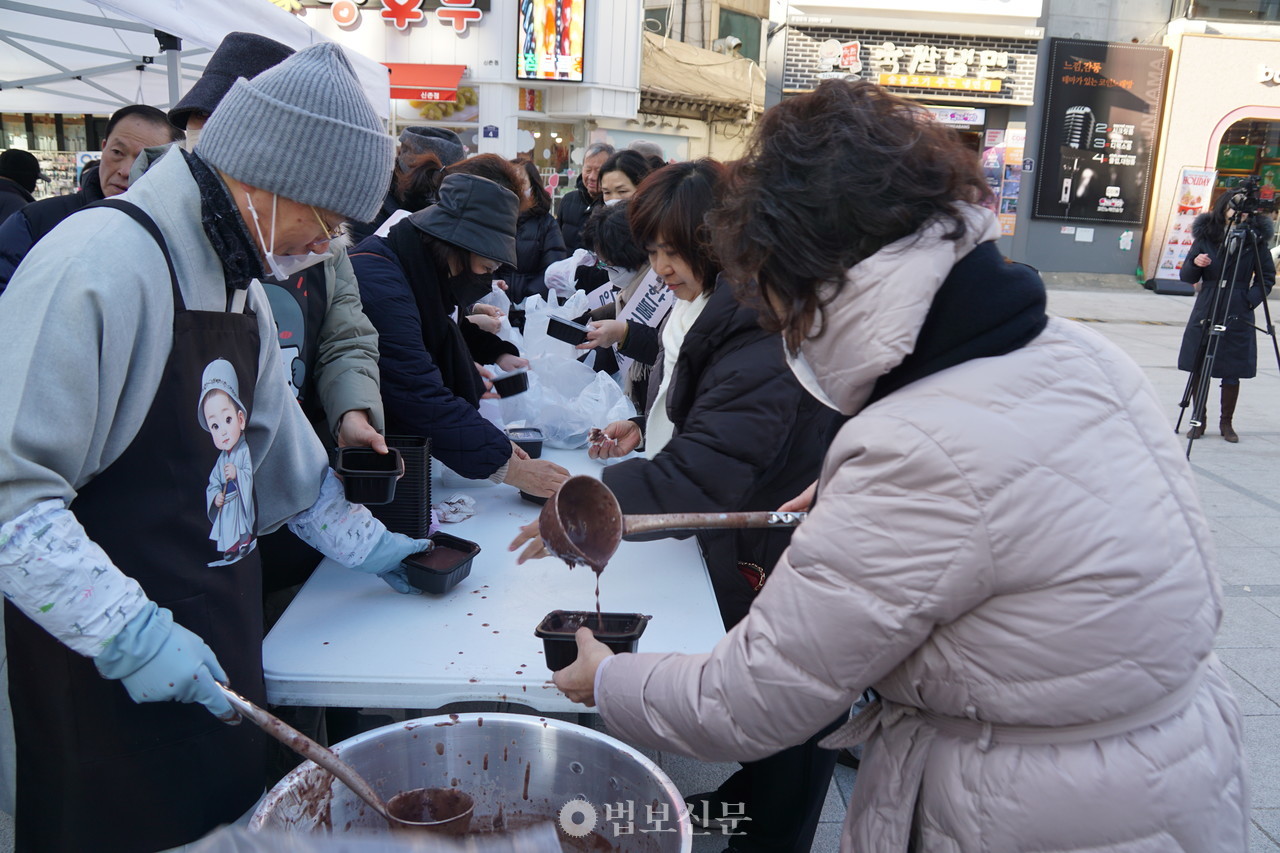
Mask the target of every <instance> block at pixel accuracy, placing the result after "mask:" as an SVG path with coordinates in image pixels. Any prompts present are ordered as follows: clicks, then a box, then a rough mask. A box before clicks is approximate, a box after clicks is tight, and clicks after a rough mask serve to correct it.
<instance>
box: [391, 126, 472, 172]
mask: <svg viewBox="0 0 1280 853" xmlns="http://www.w3.org/2000/svg"><path fill="white" fill-rule="evenodd" d="M427 152H430V153H432V154H434V155H436V156H437V157H439V158H440V165H441V166H452V165H453V164H454V163H456V162H458V161H459V160H461V159H462V158H463V156H465V155H466V153H467V152H466V149H464V148H463V147H462V140H461V139H460V138H459V137H458V134H456V133H454V132H453V131H452V130H447V129H445V128H443V127H426V126H425V125H415V126H413V127H406V128H405V129H404V130H402V131H400V158H401V166H402V167H403V166H404V165H405V164H404V158H405V155H406V154H409V155H412V154H426V153H427Z"/></svg>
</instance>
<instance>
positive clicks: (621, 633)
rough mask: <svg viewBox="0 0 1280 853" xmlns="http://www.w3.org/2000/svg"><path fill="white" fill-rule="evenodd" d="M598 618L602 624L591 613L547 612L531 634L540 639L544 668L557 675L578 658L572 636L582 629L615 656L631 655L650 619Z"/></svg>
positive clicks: (640, 616) (607, 615)
mask: <svg viewBox="0 0 1280 853" xmlns="http://www.w3.org/2000/svg"><path fill="white" fill-rule="evenodd" d="M600 619H601V620H602V621H603V625H600V624H599V623H598V622H597V620H596V614H595V611H593V610H552V611H551V612H550V613H548V614H547V615H546V616H545V617H544V618H543V620H542V622H540V623H539V624H538V627H537V628H535V629H534V631H533V634H534V636H536V637H539V638H541V640H542V651H543V654H544V657H546V659H547V668H548V669H550V670H551V671H552V672H556V671H557V670H561V669H564V668H565V667H566V666H568V665H569V664H571V663H573V662H574V661H575V660H577V659H578V641H577V638H576V637H575V636H574V634H576V633H577V631H578V629H579V628H581V627H583V626H585V627H587V628H590V629H591V631H592V632H593V633H594V634H595V635H596V639H597V640H599V641H600V642H602V643H604V644H605V645H606V646H608V647H609V648H610V649H611V650H612V651H613V652H614V653H615V654H621V653H622V652H634V651H635V650H636V646H637V645H639V643H640V635H641V634H643V633H644V628H645V626H646V625H648V624H649V619H650V617H648V616H645V615H643V614H641V613H601V614H600Z"/></svg>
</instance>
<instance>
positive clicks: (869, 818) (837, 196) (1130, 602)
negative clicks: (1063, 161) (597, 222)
mask: <svg viewBox="0 0 1280 853" xmlns="http://www.w3.org/2000/svg"><path fill="white" fill-rule="evenodd" d="M729 183H730V186H731V187H732V189H731V190H730V192H729V193H728V194H727V196H726V198H725V199H724V201H723V202H722V204H721V206H720V208H719V209H718V210H717V212H715V213H714V214H713V215H712V217H711V218H710V220H709V221H710V226H711V229H712V232H711V233H712V235H713V241H714V245H715V246H716V248H717V249H718V251H719V252H720V257H722V258H725V259H726V260H727V261H728V262H729V267H728V269H727V274H728V275H730V276H731V277H732V280H733V281H735V282H737V283H739V284H740V286H741V288H742V296H743V298H744V299H746V300H748V301H749V302H751V303H752V304H757V305H760V306H761V311H762V314H763V318H764V322H766V323H767V324H768V325H769V327H770V328H772V329H774V330H775V331H776V332H779V333H781V337H782V340H781V341H779V345H780V346H785V349H786V357H787V360H788V361H789V362H790V365H791V370H792V371H793V372H794V373H795V375H796V377H797V379H798V380H799V381H801V382H803V383H804V385H805V387H807V388H810V389H812V390H813V392H814V393H815V394H816V395H820V396H821V397H822V398H824V399H826V400H829V401H830V404H831V405H833V406H835V407H837V408H838V409H839V410H840V412H841V414H843V415H848V416H851V417H850V418H849V420H848V421H847V422H846V423H845V424H844V426H843V427H842V428H841V429H840V431H839V432H838V433H837V435H836V437H835V439H834V441H833V442H832V444H831V446H830V449H829V450H828V451H827V455H826V459H825V461H824V462H823V470H822V476H821V479H820V481H819V486H818V491H817V498H816V500H815V502H814V503H813V506H812V508H811V509H810V511H809V516H808V518H807V520H805V522H804V523H803V524H801V525H800V527H799V528H797V529H796V532H795V535H794V536H793V537H792V539H791V545H790V547H789V548H788V550H787V552H786V553H785V554H783V556H782V558H781V560H779V562H778V565H777V568H776V569H775V570H774V572H773V574H772V576H771V577H770V578H769V581H768V583H767V584H765V588H764V591H763V592H762V593H761V594H760V596H759V597H758V598H757V599H756V600H755V602H754V603H753V604H752V607H751V610H750V612H749V613H748V614H747V616H746V618H745V619H743V620H742V621H741V622H740V623H738V625H737V626H735V627H734V628H733V629H732V630H731V631H730V632H729V633H728V635H727V636H726V637H725V638H724V639H723V640H722V641H721V642H719V643H718V644H717V645H716V647H715V649H714V650H710V651H709V652H707V653H704V654H697V655H678V654H666V655H659V654H630V655H616V656H615V655H612V654H610V652H609V650H608V648H607V647H605V646H604V645H602V644H600V643H598V642H597V641H596V640H594V639H592V638H591V636H590V631H587V630H582V631H579V632H578V646H579V651H578V657H577V661H576V662H575V663H574V664H573V665H572V666H570V667H568V668H566V669H563V670H560V672H558V673H556V676H555V681H556V684H557V685H558V686H559V687H560V689H561V690H563V691H565V693H566V695H568V696H569V697H570V698H571V699H573V700H575V701H579V702H584V703H586V704H588V705H590V704H593V703H594V704H597V705H598V706H599V710H600V713H601V716H602V717H603V720H604V722H605V724H606V725H607V726H608V727H609V731H610V732H611V733H613V734H615V735H616V736H618V737H621V738H623V739H624V740H626V741H627V742H629V743H636V744H642V745H645V746H649V747H653V748H655V749H661V750H672V751H677V752H680V753H684V754H688V755H694V756H697V757H699V758H702V759H704V760H716V761H723V760H727V759H744V758H746V759H751V758H755V757H758V756H761V755H767V754H769V753H770V752H773V751H774V750H777V749H779V748H782V747H787V746H789V745H791V744H794V743H799V742H801V741H803V740H804V739H806V738H809V737H811V736H812V734H813V732H814V731H816V730H818V729H819V728H820V727H821V726H822V725H823V723H825V722H826V721H827V720H829V719H831V717H832V716H833V715H835V714H837V713H842V712H845V711H847V710H848V708H849V707H850V705H851V704H852V703H853V701H854V699H855V698H856V697H858V696H859V694H860V693H861V692H862V691H863V689H864V688H866V687H867V686H872V687H874V688H875V691H876V693H877V694H878V696H879V699H878V700H877V701H875V702H872V703H871V704H870V705H868V706H867V707H866V709H864V710H863V711H862V712H861V713H859V714H858V716H857V717H855V718H853V719H852V720H851V721H850V722H849V723H848V724H847V725H846V726H844V727H842V728H841V729H840V730H839V731H837V732H836V733H834V735H833V736H832V737H831V738H830V739H828V740H827V741H825V745H827V746H829V747H830V748H836V747H840V746H846V745H852V744H855V743H859V742H862V741H866V751H865V753H864V755H863V759H862V766H861V768H860V769H859V771H858V779H857V783H856V784H855V785H854V786H853V793H852V799H851V801H850V803H849V807H848V810H847V813H846V817H845V825H844V832H843V837H842V839H841V844H840V849H841V850H842V851H845V853H853V851H860V852H865V853H871V851H874V853H907V851H920V852H921V853H942V851H947V852H948V853H971V851H972V853H977V851H984V853H1020V851H1029V850H1075V851H1084V850H1088V851H1090V853H1138V852H1139V851H1141V853H1148V851H1149V853H1165V851H1170V850H1179V851H1205V853H1207V851H1214V853H1244V851H1245V850H1246V849H1247V848H1248V844H1249V835H1250V821H1249V817H1250V814H1249V803H1248V788H1249V785H1248V780H1247V778H1246V768H1245V763H1244V756H1243V737H1244V732H1243V720H1242V718H1241V715H1240V709H1239V707H1238V706H1237V703H1236V700H1235V697H1234V696H1233V695H1232V691H1231V687H1230V686H1229V684H1228V682H1227V673H1226V669H1225V667H1224V666H1223V665H1222V664H1221V662H1220V661H1219V660H1218V659H1217V657H1216V655H1215V654H1214V652H1213V646H1214V635H1215V633H1216V632H1217V629H1218V626H1219V624H1220V622H1221V620H1222V605H1221V596H1222V593H1221V587H1220V581H1219V579H1218V576H1217V570H1216V566H1215V561H1214V556H1213V537H1212V533H1211V531H1210V530H1209V525H1208V523H1207V522H1206V520H1205V517H1204V513H1203V511H1202V510H1201V508H1200V500H1199V498H1198V497H1197V494H1196V492H1197V489H1196V482H1195V478H1194V475H1193V473H1192V470H1191V466H1190V465H1189V464H1188V463H1187V459H1186V456H1185V454H1184V452H1183V448H1182V447H1181V446H1180V445H1179V442H1178V440H1177V439H1176V437H1175V436H1174V434H1173V432H1172V430H1170V429H1169V421H1168V416H1167V414H1166V413H1165V410H1164V409H1165V407H1164V403H1163V402H1162V401H1161V400H1160V399H1159V398H1158V397H1157V395H1156V392H1155V389H1153V388H1152V387H1151V385H1150V383H1149V382H1148V381H1147V379H1146V378H1145V376H1144V375H1143V371H1142V369H1141V368H1139V367H1138V365H1136V364H1134V363H1133V361H1132V360H1131V359H1130V358H1129V357H1128V356H1126V355H1125V354H1124V352H1122V351H1121V350H1120V349H1119V348H1118V347H1116V346H1115V345H1114V344H1112V343H1111V342H1109V341H1107V340H1106V339H1105V338H1103V337H1102V336H1101V335H1098V334H1096V333H1095V332H1093V331H1091V330H1090V329H1088V328H1086V326H1085V324H1082V323H1075V322H1071V321H1069V320H1065V319H1059V318H1051V317H1047V316H1046V314H1045V303H1046V296H1045V290H1044V284H1043V282H1042V281H1041V280H1040V277H1039V275H1038V274H1037V273H1036V272H1035V271H1034V270H1033V269H1031V268H1030V267H1027V266H1025V265H1022V264H1016V263H1012V262H1010V261H1008V260H1007V259H1006V258H1004V257H1003V256H1002V255H1001V253H1000V250H999V248H998V246H997V241H998V240H999V238H1000V224H999V222H998V221H997V220H996V216H995V214H994V213H992V212H991V211H990V210H987V209H986V208H985V207H983V202H985V201H986V200H987V199H988V198H989V197H990V190H989V189H988V187H987V185H986V182H985V180H984V179H983V175H982V172H981V169H980V166H979V163H978V161H977V160H976V159H975V158H974V157H973V154H972V152H971V151H970V150H968V149H967V148H966V146H965V145H964V144H963V142H962V141H961V140H960V138H959V136H958V135H957V134H956V132H955V131H954V130H951V129H950V128H947V127H945V126H943V125H941V124H939V123H938V122H936V121H934V120H933V119H932V118H931V117H930V116H929V115H928V113H926V112H924V110H922V109H921V108H920V106H919V105H918V104H917V103H916V102H913V101H910V100H907V99H905V98H901V97H899V96H896V95H893V94H891V93H889V92H887V91H886V90H884V89H883V88H881V87H879V86H876V85H874V84H871V83H867V82H863V81H855V82H845V81H835V80H824V81H822V82H821V83H820V84H819V85H818V87H817V89H816V90H815V91H814V92H812V93H809V94H803V95H797V96H795V97H793V98H788V99H786V100H784V101H783V102H782V103H781V104H779V105H778V106H775V107H773V108H771V109H770V110H768V111H767V112H766V113H765V114H764V116H763V118H762V119H761V121H760V123H759V124H757V125H756V129H755V132H754V134H753V137H752V141H751V142H750V144H749V146H748V149H747V153H746V155H745V157H744V158H743V159H741V160H739V161H738V162H737V163H735V165H734V167H733V174H732V176H731V178H730V182H729ZM1104 447H1105V448H1106V449H1107V452H1106V453H1101V454H1100V453H1099V452H1098V448H1104ZM1117 460H1124V463H1123V464H1117ZM606 473H607V471H606ZM748 826H749V825H748ZM748 838H749V836H748ZM730 848H731V849H735V850H736V849H739V839H733V840H732V841H731V842H730Z"/></svg>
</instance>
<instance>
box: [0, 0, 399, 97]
mask: <svg viewBox="0 0 1280 853" xmlns="http://www.w3.org/2000/svg"><path fill="white" fill-rule="evenodd" d="M38 2H39V5H36V4H33V3H23V2H17V0H0V112H9V113H15V112H16V113H96V114H99V115H102V114H109V113H112V112H114V111H115V110H117V109H119V108H120V107H122V106H125V105H126V104H137V103H141V104H150V105H151V106H154V107H158V108H160V109H168V108H169V106H170V105H171V104H173V103H174V102H176V101H177V100H178V99H179V98H180V97H181V96H182V95H183V94H184V93H185V92H186V91H187V90H188V89H189V88H191V85H192V83H194V82H195V80H196V79H197V78H198V77H199V76H200V73H201V71H203V69H204V66H205V63H206V62H208V60H209V56H210V54H211V53H212V52H213V50H214V49H215V48H216V47H217V46H218V44H219V42H221V41H222V39H223V37H224V36H226V34H227V33H230V32H236V31H241V32H253V33H257V34H259V35H263V36H267V37H268V38H273V39H275V40H276V41H279V42H281V43H283V44H287V45H289V46H290V47H293V48H295V49H301V48H304V47H306V46H307V45H310V44H315V43H317V42H321V41H328V39H326V38H325V37H324V36H323V35H321V34H320V33H318V32H316V31H315V30H313V29H312V28H311V27H310V26H308V25H307V24H306V23H305V22H303V21H301V20H299V19H297V18H295V17H294V16H293V15H291V14H289V13H288V12H286V11H284V10H283V9H281V8H280V7H278V6H276V5H274V4H273V3H271V2H270V0H38ZM166 34H167V35H166ZM168 36H173V37H176V38H177V39H178V40H179V41H180V44H175V43H174V42H173V41H172V40H171V39H169V38H168ZM171 47H176V48H180V49H167V48H171ZM344 50H346V53H347V57H348V58H349V59H350V60H351V64H352V66H353V67H354V68H355V69H356V73H357V74H358V75H359V78H360V82H361V85H362V86H363V87H364V90H365V93H366V94H367V95H368V96H369V100H370V101H371V102H372V103H373V106H374V108H375V109H377V111H378V114H379V115H380V116H381V117H382V118H384V119H385V118H387V117H388V115H389V114H390V87H389V83H388V73H387V69H386V67H385V66H383V65H382V64H381V63H378V62H374V61H373V60H371V59H369V58H367V57H365V56H362V55H360V54H358V53H355V52H353V51H351V50H350V49H346V48H344Z"/></svg>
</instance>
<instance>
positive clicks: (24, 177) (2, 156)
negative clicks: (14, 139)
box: [0, 148, 49, 192]
mask: <svg viewBox="0 0 1280 853" xmlns="http://www.w3.org/2000/svg"><path fill="white" fill-rule="evenodd" d="M0 178H8V179H9V180H11V181H13V182H14V183H15V184H17V185H18V186H20V187H22V188H23V189H24V190H26V191H27V192H34V191H35V188H36V181H47V180H49V176H48V175H46V174H45V173H44V172H41V171H40V161H39V160H37V159H36V155H34V154H32V153H31V152H30V151H23V150H22V149H21V148H10V149H8V150H7V151H5V152H3V153H0Z"/></svg>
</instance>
